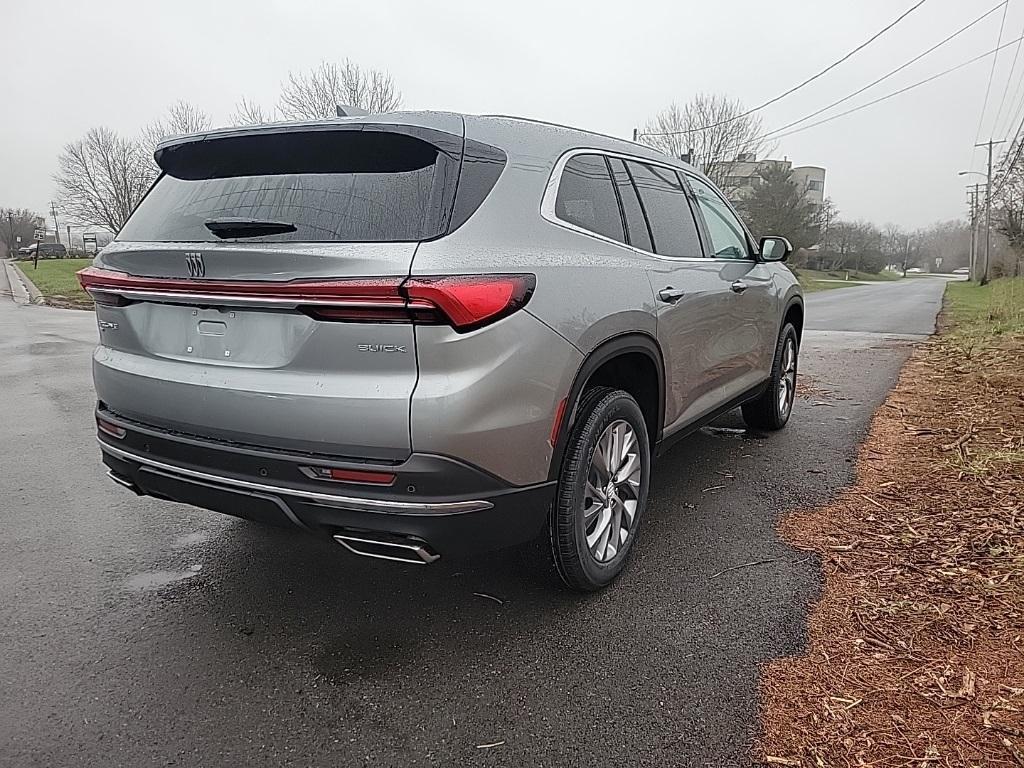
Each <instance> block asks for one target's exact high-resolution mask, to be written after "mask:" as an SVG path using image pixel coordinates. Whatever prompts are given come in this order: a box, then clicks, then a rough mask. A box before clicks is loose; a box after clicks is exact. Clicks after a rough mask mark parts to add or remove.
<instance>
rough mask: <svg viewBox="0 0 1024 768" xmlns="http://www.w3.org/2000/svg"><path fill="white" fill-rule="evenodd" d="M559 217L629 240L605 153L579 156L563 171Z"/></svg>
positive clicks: (595, 230) (556, 201)
mask: <svg viewBox="0 0 1024 768" xmlns="http://www.w3.org/2000/svg"><path fill="white" fill-rule="evenodd" d="M555 216H557V217H558V218H559V219H561V220H562V221H567V222H569V223H570V224H575V225H576V226H577V227H582V228H583V229H585V230H587V231H589V232H596V233H597V234H599V235H604V236H605V237H610V238H611V239H612V240H618V241H619V242H620V243H624V242H626V235H625V232H624V231H623V228H622V214H621V213H620V212H619V201H618V200H617V199H616V197H615V188H614V187H612V179H611V176H609V175H608V165H607V164H606V163H605V159H604V156H603V155H576V157H574V158H572V159H571V160H570V161H569V162H568V163H566V164H565V169H564V170H563V171H562V178H561V180H560V181H559V182H558V197H557V198H555Z"/></svg>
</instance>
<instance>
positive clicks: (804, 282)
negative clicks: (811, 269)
mask: <svg viewBox="0 0 1024 768" xmlns="http://www.w3.org/2000/svg"><path fill="white" fill-rule="evenodd" d="M797 279H799V280H800V286H801V287H802V288H803V289H804V293H817V292H818V291H831V290H832V289H833V288H845V287H846V286H845V285H843V284H842V283H823V282H821V281H820V280H814V279H812V278H809V277H804V274H803V272H801V273H800V276H799V278H797Z"/></svg>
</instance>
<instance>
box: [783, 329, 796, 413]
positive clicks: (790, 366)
mask: <svg viewBox="0 0 1024 768" xmlns="http://www.w3.org/2000/svg"><path fill="white" fill-rule="evenodd" d="M795 394H796V342H794V341H793V339H792V338H787V339H786V346H785V347H783V350H782V370H781V371H780V374H779V415H780V416H782V418H786V417H787V416H788V415H789V410H790V408H792V407H793V396H794V395H795Z"/></svg>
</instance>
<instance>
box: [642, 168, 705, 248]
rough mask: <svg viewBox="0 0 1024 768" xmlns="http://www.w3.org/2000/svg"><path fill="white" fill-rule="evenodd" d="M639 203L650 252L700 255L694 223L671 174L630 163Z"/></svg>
mask: <svg viewBox="0 0 1024 768" xmlns="http://www.w3.org/2000/svg"><path fill="white" fill-rule="evenodd" d="M626 165H627V166H628V168H629V172H630V173H631V174H632V175H633V181H634V182H636V187H637V190H639V192H640V200H641V201H643V205H644V210H645V211H646V212H647V221H648V222H649V223H650V225H651V235H652V236H653V237H654V252H655V253H657V254H660V255H662V256H692V257H700V256H703V255H704V254H703V252H702V250H701V247H700V236H699V235H698V234H697V224H696V222H695V221H694V219H693V212H692V211H691V210H690V203H689V201H687V199H686V193H685V192H684V191H683V187H682V185H681V184H680V183H679V178H678V177H677V176H676V174H675V171H672V170H669V169H667V168H659V167H656V166H651V165H645V164H643V163H638V162H635V161H633V160H630V161H629V162H627V163H626Z"/></svg>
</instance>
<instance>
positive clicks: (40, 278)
mask: <svg viewBox="0 0 1024 768" xmlns="http://www.w3.org/2000/svg"><path fill="white" fill-rule="evenodd" d="M17 264H18V266H19V267H20V268H21V270H22V271H23V272H24V273H25V275H26V276H27V277H28V279H29V280H31V281H32V282H33V283H35V286H36V288H38V289H39V291H40V292H41V293H42V294H43V296H45V297H46V298H47V299H51V298H56V297H62V298H65V299H67V300H69V301H72V302H74V303H76V304H82V305H86V306H92V299H91V298H89V294H87V293H86V292H85V291H83V290H82V286H80V285H79V284H78V278H76V277H75V273H76V272H77V271H78V270H80V269H82V268H83V267H87V266H89V265H90V264H92V259H40V260H39V267H38V268H37V269H33V268H32V262H31V261H19V262H17Z"/></svg>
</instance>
